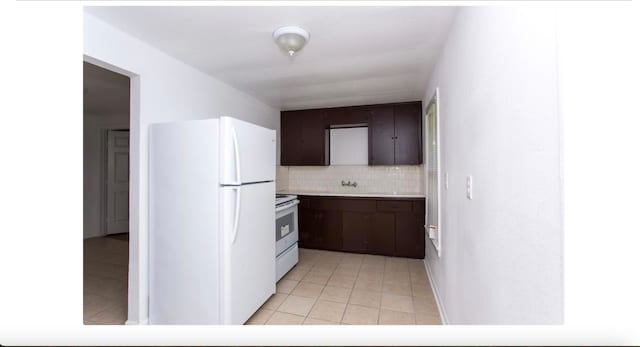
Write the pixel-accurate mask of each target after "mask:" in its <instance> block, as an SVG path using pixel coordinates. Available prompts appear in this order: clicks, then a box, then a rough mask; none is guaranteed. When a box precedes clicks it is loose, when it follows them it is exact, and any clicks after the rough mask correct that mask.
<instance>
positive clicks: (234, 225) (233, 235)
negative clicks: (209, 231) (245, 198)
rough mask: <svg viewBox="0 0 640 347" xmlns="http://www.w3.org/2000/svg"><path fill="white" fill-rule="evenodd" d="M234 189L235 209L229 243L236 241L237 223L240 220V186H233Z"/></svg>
mask: <svg viewBox="0 0 640 347" xmlns="http://www.w3.org/2000/svg"><path fill="white" fill-rule="evenodd" d="M233 189H235V191H236V210H235V216H234V218H233V230H232V232H231V244H232V245H233V244H234V243H236V238H237V237H238V223H239V222H240V187H233Z"/></svg>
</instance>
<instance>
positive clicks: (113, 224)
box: [106, 130, 129, 234]
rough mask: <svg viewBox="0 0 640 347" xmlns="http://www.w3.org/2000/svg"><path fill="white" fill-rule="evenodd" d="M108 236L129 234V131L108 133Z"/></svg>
mask: <svg viewBox="0 0 640 347" xmlns="http://www.w3.org/2000/svg"><path fill="white" fill-rule="evenodd" d="M106 210H107V211H106V212H107V216H106V224H107V227H106V232H107V234H118V233H127V232H129V131H128V130H109V131H107V209H106Z"/></svg>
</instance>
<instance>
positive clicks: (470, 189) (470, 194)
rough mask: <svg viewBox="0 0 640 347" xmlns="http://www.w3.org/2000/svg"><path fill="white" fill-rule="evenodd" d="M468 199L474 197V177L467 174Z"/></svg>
mask: <svg viewBox="0 0 640 347" xmlns="http://www.w3.org/2000/svg"><path fill="white" fill-rule="evenodd" d="M467 199H469V200H471V199H473V178H472V177H471V176H467Z"/></svg>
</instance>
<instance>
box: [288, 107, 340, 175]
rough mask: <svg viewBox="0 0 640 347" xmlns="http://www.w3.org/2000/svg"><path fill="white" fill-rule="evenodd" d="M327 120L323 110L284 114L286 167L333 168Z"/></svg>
mask: <svg viewBox="0 0 640 347" xmlns="http://www.w3.org/2000/svg"><path fill="white" fill-rule="evenodd" d="M324 116H325V115H324V113H323V112H322V110H302V111H285V112H282V113H281V124H280V131H281V141H282V142H281V152H280V153H281V157H280V162H281V164H282V165H329V150H328V148H327V146H328V141H327V138H326V137H327V136H328V134H327V129H326V125H325V124H326V122H325V117H324Z"/></svg>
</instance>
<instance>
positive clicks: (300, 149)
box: [280, 101, 422, 166]
mask: <svg viewBox="0 0 640 347" xmlns="http://www.w3.org/2000/svg"><path fill="white" fill-rule="evenodd" d="M421 110H422V105H421V102H420V101H416V102H406V103H397V104H380V105H365V106H349V107H335V108H324V109H312V110H299V111H283V112H282V113H281V123H280V129H281V134H280V137H281V157H280V162H281V165H285V166H289V165H329V164H330V159H329V152H330V151H329V143H330V142H329V129H330V128H331V127H336V126H338V127H339V126H354V125H367V126H368V127H369V139H368V140H369V165H415V164H421V163H422V112H421Z"/></svg>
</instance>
